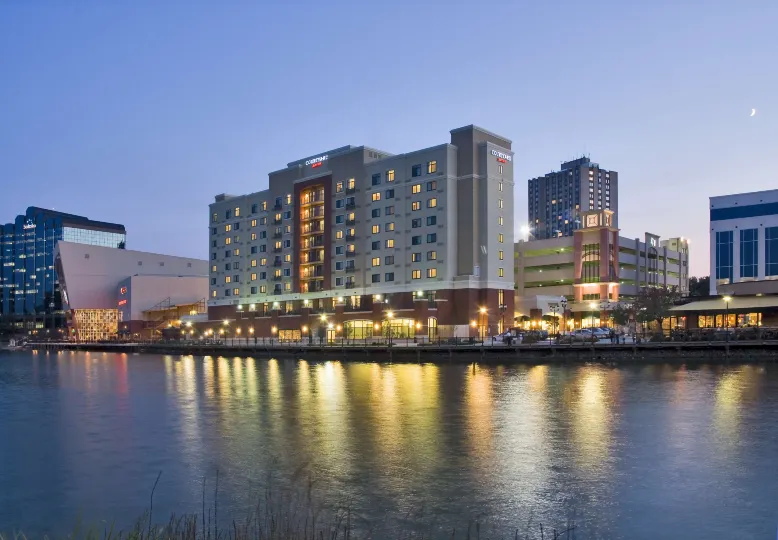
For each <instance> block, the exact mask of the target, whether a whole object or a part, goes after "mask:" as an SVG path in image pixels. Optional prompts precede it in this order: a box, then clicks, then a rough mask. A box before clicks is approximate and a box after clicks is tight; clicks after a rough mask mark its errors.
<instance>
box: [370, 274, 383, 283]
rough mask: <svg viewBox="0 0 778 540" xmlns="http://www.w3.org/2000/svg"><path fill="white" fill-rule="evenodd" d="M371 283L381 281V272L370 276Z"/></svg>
mask: <svg viewBox="0 0 778 540" xmlns="http://www.w3.org/2000/svg"><path fill="white" fill-rule="evenodd" d="M370 282H371V283H381V274H373V275H372V276H370Z"/></svg>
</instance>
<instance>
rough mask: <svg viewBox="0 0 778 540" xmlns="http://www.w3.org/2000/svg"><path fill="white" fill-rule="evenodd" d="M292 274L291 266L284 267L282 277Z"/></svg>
mask: <svg viewBox="0 0 778 540" xmlns="http://www.w3.org/2000/svg"><path fill="white" fill-rule="evenodd" d="M291 275H292V269H291V268H284V277H290V276H291Z"/></svg>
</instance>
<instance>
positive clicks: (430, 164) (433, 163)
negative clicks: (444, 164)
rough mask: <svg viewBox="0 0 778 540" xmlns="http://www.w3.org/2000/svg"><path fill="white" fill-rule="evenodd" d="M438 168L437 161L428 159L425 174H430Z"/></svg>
mask: <svg viewBox="0 0 778 540" xmlns="http://www.w3.org/2000/svg"><path fill="white" fill-rule="evenodd" d="M437 170H438V162H437V161H429V162H427V174H432V173H434V172H437Z"/></svg>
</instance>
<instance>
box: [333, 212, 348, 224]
mask: <svg viewBox="0 0 778 540" xmlns="http://www.w3.org/2000/svg"><path fill="white" fill-rule="evenodd" d="M345 221H346V216H344V215H343V214H341V215H339V216H335V225H341V224H343V223H345Z"/></svg>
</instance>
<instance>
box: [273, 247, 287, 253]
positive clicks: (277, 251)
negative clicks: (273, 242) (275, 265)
mask: <svg viewBox="0 0 778 540" xmlns="http://www.w3.org/2000/svg"><path fill="white" fill-rule="evenodd" d="M283 250H284V248H279V247H274V248H273V253H281V252H282V251H283Z"/></svg>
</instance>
